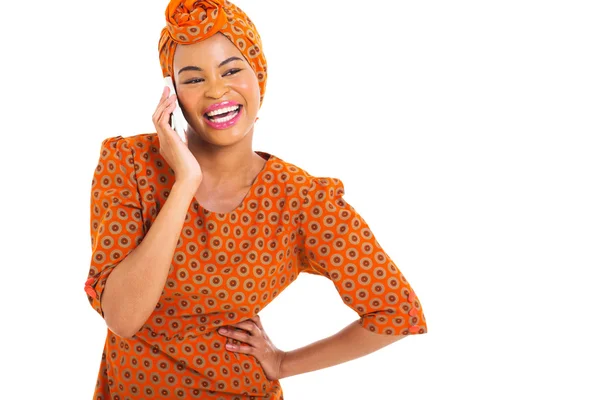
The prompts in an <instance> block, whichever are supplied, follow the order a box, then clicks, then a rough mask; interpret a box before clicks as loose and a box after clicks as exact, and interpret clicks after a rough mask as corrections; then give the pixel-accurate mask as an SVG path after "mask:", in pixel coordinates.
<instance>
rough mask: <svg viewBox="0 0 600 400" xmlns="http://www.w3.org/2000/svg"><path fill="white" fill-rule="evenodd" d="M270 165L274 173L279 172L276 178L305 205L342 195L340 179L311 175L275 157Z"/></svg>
mask: <svg viewBox="0 0 600 400" xmlns="http://www.w3.org/2000/svg"><path fill="white" fill-rule="evenodd" d="M272 165H273V169H274V170H275V171H279V172H278V176H277V177H276V178H278V180H280V181H286V183H287V184H288V185H291V186H292V187H293V189H294V191H296V192H297V193H298V194H299V195H300V197H301V198H302V199H304V202H305V203H306V202H312V201H313V200H316V201H319V200H325V199H330V200H331V199H334V198H338V197H340V196H342V195H343V194H344V183H343V182H342V180H341V179H340V178H337V177H333V176H322V175H313V174H311V173H309V172H308V171H307V170H306V169H304V168H301V167H299V166H298V165H296V164H294V163H291V162H288V161H285V160H282V159H281V158H279V157H276V156H275V157H274V160H273V164H272ZM307 198H310V199H308V200H307Z"/></svg>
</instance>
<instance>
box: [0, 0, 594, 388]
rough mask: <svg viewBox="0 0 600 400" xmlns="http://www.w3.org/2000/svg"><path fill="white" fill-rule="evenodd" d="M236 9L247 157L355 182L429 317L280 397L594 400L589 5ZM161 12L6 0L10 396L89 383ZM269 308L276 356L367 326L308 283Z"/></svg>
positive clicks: (5, 338) (157, 77)
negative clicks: (102, 232) (254, 105)
mask: <svg viewBox="0 0 600 400" xmlns="http://www.w3.org/2000/svg"><path fill="white" fill-rule="evenodd" d="M13 4H14V2H13ZM236 4H238V5H239V6H240V7H241V8H242V9H244V10H245V11H246V12H247V13H248V15H249V16H250V17H251V18H252V19H253V21H254V22H255V23H256V25H257V27H258V29H259V32H260V34H261V36H262V38H263V44H264V52H265V54H266V56H267V59H268V63H269V78H268V83H267V91H266V97H265V101H264V104H263V107H262V109H261V110H260V113H259V116H260V120H259V121H258V122H257V125H256V132H255V137H254V140H255V141H254V148H255V149H256V150H263V151H267V152H270V153H273V154H275V155H277V156H279V157H280V158H282V159H284V160H286V161H289V162H292V163H294V164H296V165H298V166H300V167H302V168H304V169H305V170H307V171H308V172H309V173H311V174H313V175H320V176H332V177H338V178H340V179H342V181H343V182H344V185H345V188H346V196H345V199H346V200H347V201H348V202H349V203H350V204H352V205H353V206H354V207H355V208H356V210H357V211H359V213H360V214H361V215H362V216H363V217H364V218H365V220H366V221H367V222H368V223H369V225H370V226H371V228H372V230H373V232H374V233H375V235H376V237H377V238H378V240H379V242H380V243H381V244H382V246H383V247H384V249H385V250H386V251H387V253H388V254H389V255H390V256H391V257H392V259H393V260H394V261H395V262H396V264H397V265H398V266H399V267H400V269H401V270H402V272H403V273H404V274H405V276H406V277H407V279H408V280H409V282H410V283H411V285H413V287H414V289H415V291H416V293H417V295H418V296H419V298H420V299H421V302H422V305H423V308H424V310H425V314H426V317H427V322H428V327H429V333H427V334H426V335H418V336H411V337H409V338H406V339H404V340H401V341H399V342H397V343H394V344H392V345H391V346H389V347H386V348H384V349H382V350H381V351H378V352H375V353H372V354H370V355H368V356H365V357H363V358H360V359H357V360H354V361H350V362H348V363H345V364H342V365H339V366H335V367H332V368H327V369H324V370H320V371H316V372H311V373H307V374H302V375H298V376H294V377H290V378H285V379H283V380H282V381H281V382H282V385H283V389H284V395H285V398H286V400H305V399H367V398H368V399H417V398H418V399H459V398H460V399H507V398H511V399H530V398H539V399H542V398H543V399H567V398H568V399H575V398H577V399H598V398H599V397H600V389H599V387H598V376H599V375H600V374H599V372H600V366H599V362H598V360H599V359H600V351H599V345H598V335H599V333H600V331H599V326H598V325H599V318H598V305H600V299H599V298H598V291H599V290H598V280H597V279H596V277H595V276H594V273H595V272H596V270H597V269H598V267H599V245H598V243H599V239H600V228H599V227H600V224H599V223H600V211H599V209H600V207H599V204H600V191H599V186H598V183H599V182H598V178H599V176H598V175H599V171H600V165H599V164H600V161H599V151H600V148H599V147H600V146H599V144H600V141H599V139H598V135H599V133H600V129H599V128H600V121H599V110H600V74H599V71H600V57H599V48H600V47H599V45H600V43H599V42H600V40H599V38H600V25H599V24H598V20H599V18H600V13H599V10H598V6H597V2H593V1H575V0H570V1H528V0H519V1H503V2H490V1H452V2H449V1H428V2H398V1H383V0H382V1H372V2H371V1H369V2H367V1H349V0H346V1H341V0H327V1H319V2H315V1H313V2H300V1H295V2H293V1H290V2H282V1H274V0H269V1H267V0H263V1H250V0H238V1H237V2H236ZM166 5H167V1H166V0H161V1H156V0H152V1H149V0H144V1H141V0H129V1H122V0H121V1H114V0H105V1H102V2H85V1H84V2H81V1H79V2H75V1H52V2H41V1H37V2H35V1H34V2H28V3H19V4H16V5H15V6H14V7H15V8H14V9H7V8H6V6H3V10H4V11H3V17H5V18H3V19H7V20H8V21H4V22H3V24H2V28H1V29H2V42H3V46H2V48H3V51H2V60H3V61H2V65H1V68H2V73H3V76H4V77H5V78H4V82H5V84H4V85H3V87H2V97H3V101H2V103H3V105H2V111H1V113H2V127H3V128H2V157H0V161H1V163H2V165H1V169H2V181H3V185H2V189H1V190H2V195H1V196H0V199H1V201H2V204H1V210H2V221H1V229H2V241H1V243H2V250H1V254H0V257H1V258H0V264H1V268H2V278H1V279H0V296H1V307H2V310H1V318H2V331H1V335H2V343H3V352H2V365H3V368H2V370H3V371H4V372H3V373H2V375H3V378H2V389H1V390H2V393H1V394H0V397H2V398H11V399H12V398H14V399H38V398H52V399H59V398H60V399H91V397H92V393H93V389H94V385H95V382H96V376H97V373H98V368H99V365H100V356H101V353H102V346H103V343H104V338H105V334H106V326H105V324H104V321H103V320H102V319H101V318H100V317H99V315H98V314H97V313H96V312H95V311H94V310H93V309H92V308H91V307H90V305H89V303H88V300H87V297H86V293H85V292H84V290H83V285H84V282H85V280H86V278H87V273H88V269H89V257H90V255H91V249H90V241H89V240H90V239H89V225H88V224H89V196H90V184H91V178H92V174H93V170H94V168H95V166H96V163H97V161H98V156H99V150H100V143H101V141H102V140H103V139H104V138H106V137H109V136H116V135H122V136H131V135H135V134H139V133H148V132H153V131H154V126H153V124H152V120H151V115H152V113H153V112H154V109H155V107H156V105H157V103H158V99H159V97H160V94H161V90H162V75H161V71H160V64H159V61H158V53H157V45H158V39H159V34H160V30H161V28H162V27H163V26H164V9H165V7H166ZM261 316H262V319H263V323H264V325H265V328H266V330H267V332H268V334H269V335H270V337H271V338H272V339H273V341H274V342H275V344H276V345H277V346H279V347H280V348H281V349H283V350H291V349H295V348H297V347H300V346H304V345H306V344H308V343H311V342H312V341H315V340H317V339H321V338H324V337H326V336H328V335H331V334H333V333H335V332H337V331H338V330H340V329H342V328H343V327H344V326H346V325H347V324H348V323H350V322H351V321H353V320H355V319H357V316H356V315H355V314H354V312H353V311H352V310H351V309H349V308H347V307H346V306H345V305H344V304H343V302H342V300H341V299H340V298H339V297H338V295H337V292H336V291H335V288H334V286H333V284H332V283H331V282H330V281H328V280H327V279H325V278H322V277H318V276H308V275H303V276H301V277H300V278H299V279H298V280H297V281H296V282H295V283H294V284H293V285H292V286H290V287H289V288H288V289H287V290H286V291H285V292H284V293H282V294H281V295H280V296H279V297H278V298H277V299H276V301H274V302H273V303H271V304H270V305H269V306H268V307H267V308H266V309H265V310H264V311H263V312H261Z"/></svg>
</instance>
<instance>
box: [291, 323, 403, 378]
mask: <svg viewBox="0 0 600 400" xmlns="http://www.w3.org/2000/svg"><path fill="white" fill-rule="evenodd" d="M404 337H406V336H394V335H382V334H378V333H373V332H370V331H368V330H367V329H365V328H363V327H362V326H361V325H360V324H359V321H354V322H352V323H351V324H350V325H348V326H347V327H345V328H344V329H342V330H341V331H339V332H338V333H336V334H335V335H332V336H330V337H328V338H325V339H322V340H319V341H316V342H314V343H312V344H309V345H307V346H304V347H302V348H299V349H296V350H293V351H288V352H286V353H285V358H284V359H283V362H282V364H281V376H280V378H287V377H289V376H294V375H299V374H303V373H305V372H310V371H316V370H319V369H323V368H327V367H331V366H334V365H337V364H341V363H344V362H346V361H350V360H354V359H355V358H359V357H362V356H365V355H367V354H369V353H372V352H374V351H375V350H379V349H381V348H383V347H385V346H387V345H389V344H391V343H393V342H396V341H398V340H400V339H402V338H404Z"/></svg>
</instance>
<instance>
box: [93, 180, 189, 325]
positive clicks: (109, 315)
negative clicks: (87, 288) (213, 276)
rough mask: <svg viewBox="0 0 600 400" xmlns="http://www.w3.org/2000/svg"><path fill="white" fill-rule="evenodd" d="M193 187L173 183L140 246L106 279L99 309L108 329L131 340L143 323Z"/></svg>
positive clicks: (162, 279)
mask: <svg viewBox="0 0 600 400" xmlns="http://www.w3.org/2000/svg"><path fill="white" fill-rule="evenodd" d="M194 185H195V183H177V182H176V183H175V184H174V185H173V188H172V190H171V192H170V193H169V197H168V198H167V200H166V201H165V203H164V205H163V207H162V208H161V210H160V212H159V213H158V215H157V217H156V220H155V221H154V222H153V224H152V226H151V227H150V229H149V230H148V232H147V233H146V235H145V237H144V239H143V240H142V242H141V243H140V244H139V245H138V246H137V247H136V248H135V249H134V250H132V251H131V253H129V255H128V256H127V257H126V258H125V259H123V260H122V261H121V263H120V264H119V266H118V267H117V268H115V269H114V270H113V271H112V272H111V273H110V275H109V277H108V279H107V281H106V286H105V288H104V292H103V293H102V299H101V303H102V309H103V311H104V319H105V321H106V324H107V326H108V327H109V329H110V330H111V331H113V332H115V333H116V334H118V335H119V336H122V337H131V336H133V335H134V334H135V333H137V332H138V331H139V330H140V329H141V327H142V325H143V324H144V323H145V322H146V320H147V319H148V317H150V314H152V311H153V310H154V308H155V307H156V303H158V300H159V298H160V295H161V293H162V290H163V288H164V286H165V282H166V280H167V276H168V273H169V268H170V265H171V260H172V259H173V254H174V252H175V247H176V246H177V241H178V239H179V236H180V234H181V229H182V228H183V223H184V221H185V215H186V213H187V210H188V208H189V205H190V202H191V201H192V199H193V196H194V194H195V192H196V189H197V187H198V186H197V185H196V186H194Z"/></svg>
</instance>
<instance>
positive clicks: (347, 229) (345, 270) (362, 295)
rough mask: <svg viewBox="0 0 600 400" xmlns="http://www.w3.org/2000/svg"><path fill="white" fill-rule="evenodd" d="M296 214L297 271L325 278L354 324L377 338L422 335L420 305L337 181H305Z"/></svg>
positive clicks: (424, 328)
mask: <svg viewBox="0 0 600 400" xmlns="http://www.w3.org/2000/svg"><path fill="white" fill-rule="evenodd" d="M311 180H312V182H309V184H310V186H309V187H308V188H304V190H303V197H304V200H303V204H302V206H301V212H300V215H299V219H300V222H299V226H300V230H299V234H300V240H301V243H302V246H301V250H300V263H299V265H300V270H299V273H301V272H306V273H310V274H316V275H321V276H324V277H326V278H328V279H330V280H331V281H332V282H333V284H334V285H335V288H336V289H337V291H338V293H339V295H340V296H341V298H342V300H343V302H344V303H345V304H346V305H347V306H348V307H350V308H352V309H353V310H354V311H356V312H357V313H358V315H359V316H360V324H361V325H362V326H363V327H364V328H366V329H368V330H370V331H372V332H376V333H379V334H386V335H411V334H422V333H426V332H427V325H426V322H425V315H424V314H423V309H422V308H421V303H420V301H419V299H418V298H417V296H416V294H415V292H414V291H413V289H412V287H411V285H410V284H409V283H408V281H407V280H406V278H405V277H404V275H403V274H402V273H401V271H400V270H399V269H398V267H397V266H396V264H395V263H394V262H393V261H392V260H391V259H390V257H389V256H388V255H387V253H386V252H385V251H384V250H383V249H382V248H381V246H380V245H379V243H378V242H377V240H376V238H375V236H374V234H373V232H372V231H371V229H370V228H369V226H368V225H367V223H366V222H365V220H364V219H363V218H362V217H361V216H360V215H359V214H358V213H357V212H356V210H355V209H354V208H353V207H352V206H351V205H350V204H348V203H347V202H346V201H345V200H344V198H343V195H344V184H343V183H342V181H341V180H339V179H337V178H323V177H311Z"/></svg>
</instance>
